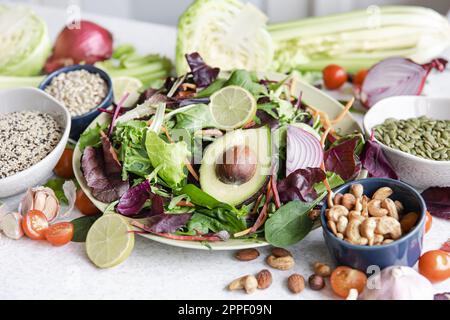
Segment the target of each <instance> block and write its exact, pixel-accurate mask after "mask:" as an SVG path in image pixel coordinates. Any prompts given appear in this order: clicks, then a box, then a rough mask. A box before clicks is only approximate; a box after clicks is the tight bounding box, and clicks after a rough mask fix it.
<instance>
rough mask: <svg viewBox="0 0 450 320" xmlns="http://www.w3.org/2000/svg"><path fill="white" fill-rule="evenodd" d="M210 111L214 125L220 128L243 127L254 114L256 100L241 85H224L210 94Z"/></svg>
mask: <svg viewBox="0 0 450 320" xmlns="http://www.w3.org/2000/svg"><path fill="white" fill-rule="evenodd" d="M209 108H210V112H211V115H212V118H213V120H214V121H215V122H216V126H217V128H219V129H222V130H233V129H237V128H241V127H243V126H244V125H245V124H247V123H248V122H250V121H251V120H252V119H253V117H254V116H255V114H256V109H257V106H256V100H255V97H253V95H252V94H251V93H250V92H249V91H247V90H245V89H244V88H242V87H238V86H229V87H225V88H223V89H221V90H219V91H217V92H216V93H215V94H213V95H212V96H211V102H210V104H209Z"/></svg>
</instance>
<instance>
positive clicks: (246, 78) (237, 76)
mask: <svg viewBox="0 0 450 320" xmlns="http://www.w3.org/2000/svg"><path fill="white" fill-rule="evenodd" d="M225 86H239V87H241V88H244V89H246V90H248V91H249V92H250V93H251V94H253V95H254V96H255V97H259V96H261V95H264V94H267V89H266V87H264V86H263V85H262V84H260V83H259V80H258V78H257V77H256V75H255V74H253V73H250V72H248V71H245V70H236V71H234V72H233V73H232V74H231V76H230V78H229V79H228V81H227V82H226V83H225Z"/></svg>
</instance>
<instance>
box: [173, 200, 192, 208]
mask: <svg viewBox="0 0 450 320" xmlns="http://www.w3.org/2000/svg"><path fill="white" fill-rule="evenodd" d="M177 206H178V207H187V208H195V205H194V204H193V203H191V202H189V201H180V202H178V203H177Z"/></svg>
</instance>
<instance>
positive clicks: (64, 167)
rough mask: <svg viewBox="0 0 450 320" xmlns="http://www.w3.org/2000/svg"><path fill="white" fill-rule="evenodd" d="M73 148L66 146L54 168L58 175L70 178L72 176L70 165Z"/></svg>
mask: <svg viewBox="0 0 450 320" xmlns="http://www.w3.org/2000/svg"><path fill="white" fill-rule="evenodd" d="M72 158H73V149H70V148H66V149H64V152H63V154H62V156H61V158H60V159H59V161H58V163H57V164H56V167H55V169H54V171H55V173H56V175H57V176H58V177H61V178H64V179H71V178H73V177H74V173H73V167H72Z"/></svg>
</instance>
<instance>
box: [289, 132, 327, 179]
mask: <svg viewBox="0 0 450 320" xmlns="http://www.w3.org/2000/svg"><path fill="white" fill-rule="evenodd" d="M322 162H323V148H322V145H321V144H320V141H319V140H318V139H317V138H316V137H314V136H313V135H312V134H311V133H309V132H307V131H305V130H303V129H300V128H297V127H294V126H289V127H288V129H287V151H286V176H289V175H290V174H291V173H292V172H294V171H297V170H298V169H307V168H319V167H320V165H321V164H322Z"/></svg>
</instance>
